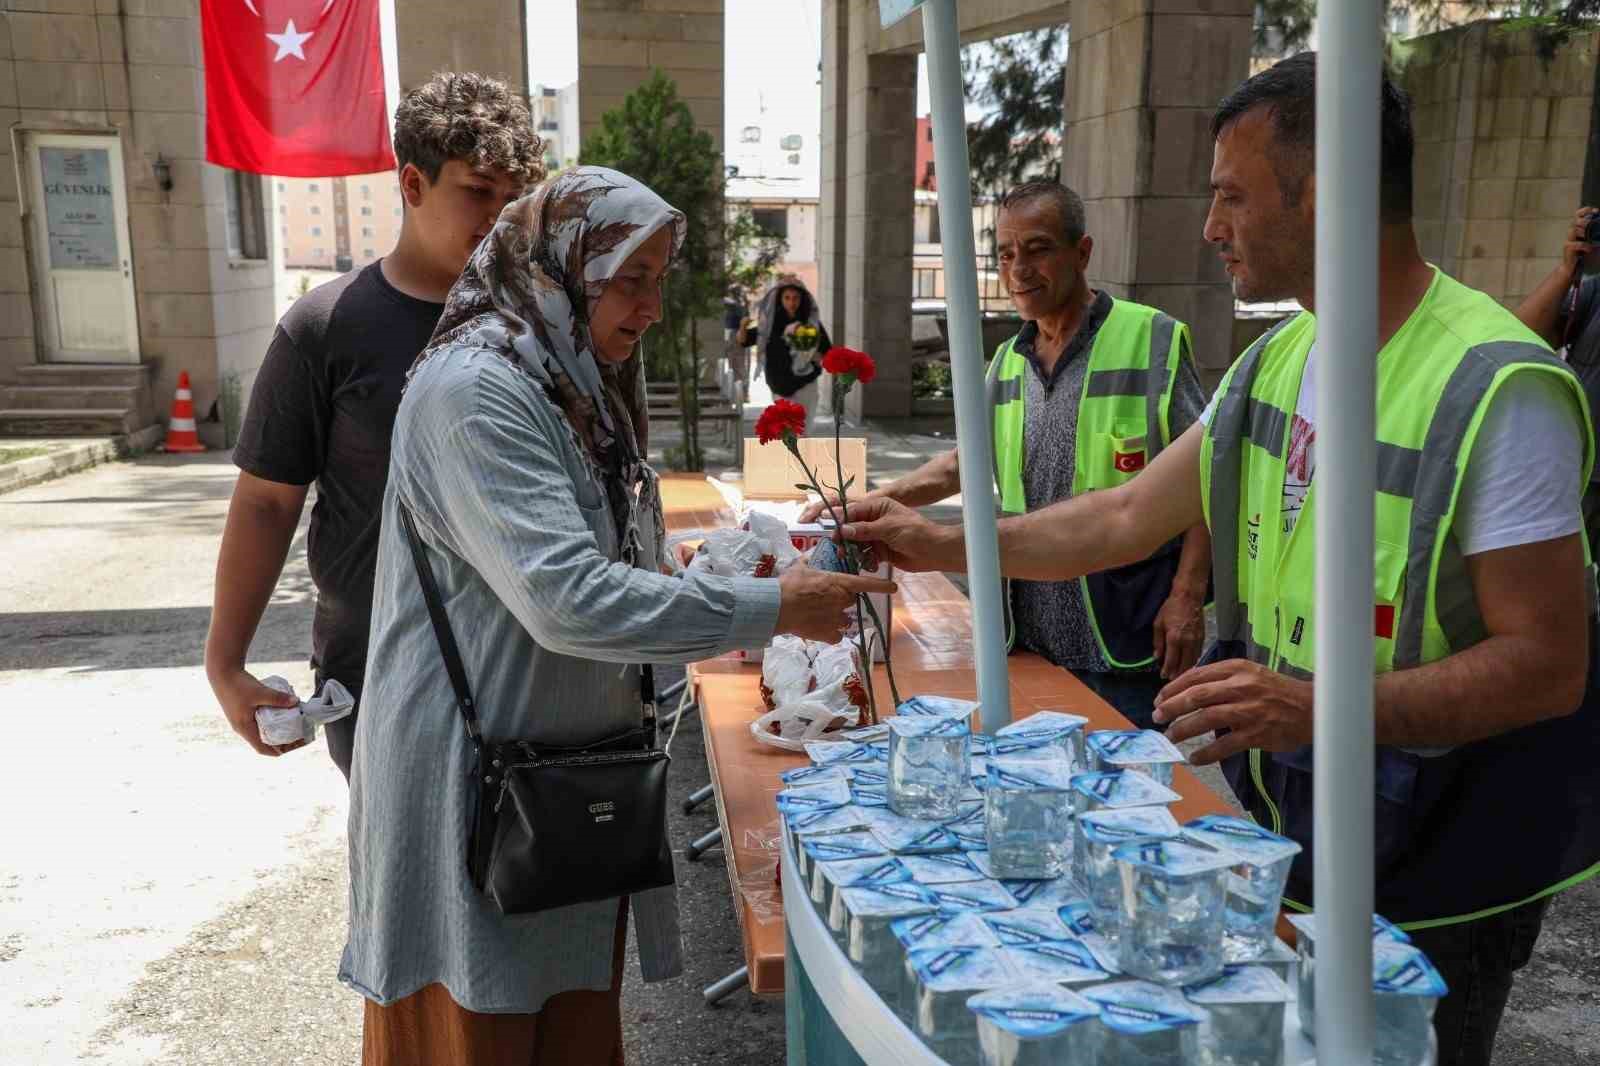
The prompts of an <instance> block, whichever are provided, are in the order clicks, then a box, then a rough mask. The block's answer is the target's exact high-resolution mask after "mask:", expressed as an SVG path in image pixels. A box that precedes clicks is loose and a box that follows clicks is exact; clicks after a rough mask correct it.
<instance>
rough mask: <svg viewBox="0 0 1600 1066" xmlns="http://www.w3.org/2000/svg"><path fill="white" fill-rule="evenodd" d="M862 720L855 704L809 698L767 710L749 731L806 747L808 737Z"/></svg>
mask: <svg viewBox="0 0 1600 1066" xmlns="http://www.w3.org/2000/svg"><path fill="white" fill-rule="evenodd" d="M769 655H770V652H769ZM860 721H861V712H860V711H858V710H856V708H855V706H854V705H849V706H848V709H846V710H842V711H841V710H839V709H838V708H835V707H829V706H828V705H826V704H823V703H818V702H817V701H815V700H809V699H807V700H800V701H799V702H796V703H786V704H784V705H782V706H780V707H779V708H778V709H777V710H774V711H768V712H767V713H766V714H764V715H762V716H761V717H760V718H757V719H756V720H755V721H753V722H751V723H750V735H751V736H753V737H755V738H756V740H757V741H758V742H759V743H762V744H767V745H770V746H772V747H775V748H783V749H784V750H786V751H804V750H805V745H806V742H807V741H810V740H820V739H821V738H822V735H823V733H825V732H828V731H830V730H839V729H848V728H850V727H851V726H853V725H855V724H857V723H858V722H860ZM835 735H837V734H835Z"/></svg>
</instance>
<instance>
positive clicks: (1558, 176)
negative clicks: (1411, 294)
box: [1404, 22, 1600, 307]
mask: <svg viewBox="0 0 1600 1066" xmlns="http://www.w3.org/2000/svg"><path fill="white" fill-rule="evenodd" d="M1411 48H1412V54H1411V56H1410V61H1409V62H1408V63H1407V65H1406V67H1405V73H1404V84H1405V87H1406V89H1407V91H1408V92H1410V94H1411V97H1412V105H1413V108H1414V112H1413V123H1414V126H1415V130H1416V137H1417V156H1416V173H1415V179H1414V187H1415V191H1416V198H1415V203H1414V205H1413V206H1414V210H1415V215H1416V228H1417V237H1418V239H1419V241H1420V242H1421V245H1422V252H1423V254H1424V255H1425V256H1427V257H1428V259H1429V260H1431V261H1432V262H1434V263H1436V264H1438V266H1439V267H1440V268H1442V269H1443V270H1445V271H1446V272H1447V273H1449V274H1452V275H1454V276H1455V277H1458V278H1460V279H1461V280H1462V281H1463V282H1465V283H1466V284H1468V285H1471V286H1473V287H1474V288H1478V289H1482V290H1484V291H1485V292H1487V293H1489V294H1490V295H1491V296H1494V297H1495V298H1497V299H1499V300H1500V301H1501V302H1503V303H1505V304H1506V305H1507V306H1510V307H1515V306H1516V305H1517V304H1519V303H1520V302H1521V301H1522V299H1523V298H1524V297H1526V296H1527V295H1528V294H1529V293H1530V292H1532V291H1533V290H1534V288H1536V287H1537V286H1538V284H1539V282H1540V281H1542V280H1543V279H1544V278H1545V276H1546V275H1547V274H1549V273H1550V271H1551V270H1553V269H1554V268H1555V267H1556V266H1557V264H1558V263H1559V262H1560V260H1561V248H1562V245H1563V244H1564V243H1565V242H1566V236H1567V231H1568V228H1569V227H1570V226H1571V225H1572V216H1573V213H1574V212H1575V211H1577V209H1578V208H1579V207H1580V206H1581V204H1582V194H1583V167H1584V153H1585V150H1586V148H1587V145H1588V138H1589V136H1590V130H1591V113H1592V111H1593V109H1594V85H1595V64H1596V63H1597V62H1600V32H1590V33H1587V34H1582V35H1578V36H1575V37H1573V38H1572V39H1571V40H1570V41H1569V42H1568V44H1567V45H1566V47H1564V48H1563V49H1561V50H1560V51H1559V52H1558V53H1557V54H1556V56H1555V57H1554V58H1553V59H1550V60H1548V61H1547V60H1544V59H1541V58H1540V57H1539V56H1538V54H1537V50H1536V48H1535V42H1534V39H1533V35H1532V33H1531V32H1529V31H1527V30H1519V29H1515V28H1512V27H1508V26H1505V25H1503V24H1500V23H1495V22H1477V23H1473V24H1471V25H1468V26H1464V27H1460V28H1457V29H1452V30H1446V31H1444V32H1442V33H1437V34H1433V35H1430V36H1428V37H1424V38H1421V39H1419V40H1416V41H1413V42H1411Z"/></svg>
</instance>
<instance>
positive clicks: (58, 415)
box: [0, 407, 145, 437]
mask: <svg viewBox="0 0 1600 1066" xmlns="http://www.w3.org/2000/svg"><path fill="white" fill-rule="evenodd" d="M137 423H138V416H137V415H136V414H135V412H134V411H133V409H132V408H128V407H104V408H96V407H86V408H62V409H59V410H43V411H41V410H35V409H22V408H7V409H5V410H0V437H106V436H115V435H119V434H124V433H132V432H134V431H135V430H138V429H142V428H145V427H142V426H139V425H138V424H137Z"/></svg>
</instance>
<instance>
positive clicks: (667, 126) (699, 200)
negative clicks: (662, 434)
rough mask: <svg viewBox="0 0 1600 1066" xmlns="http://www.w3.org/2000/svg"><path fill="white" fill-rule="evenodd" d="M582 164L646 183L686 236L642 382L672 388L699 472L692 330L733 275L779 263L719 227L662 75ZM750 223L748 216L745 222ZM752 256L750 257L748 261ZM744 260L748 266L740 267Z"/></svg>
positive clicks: (718, 167) (716, 189)
mask: <svg viewBox="0 0 1600 1066" xmlns="http://www.w3.org/2000/svg"><path fill="white" fill-rule="evenodd" d="M579 162H580V163H583V164H585V165H591V166H603V167H610V168H612V169H613V170H620V171H621V172H622V173H624V174H627V175H628V176H630V177H632V178H634V179H636V180H638V181H640V182H643V183H644V184H645V185H648V186H649V187H650V188H651V189H653V190H655V192H656V193H657V194H658V195H660V196H661V198H662V199H664V200H666V201H667V202H668V203H669V204H671V205H672V206H674V207H676V208H677V209H678V210H680V211H682V212H683V214H684V217H685V218H686V219H687V220H688V231H687V234H686V236H685V238H684V242H683V247H682V248H681V249H680V250H679V252H678V258H677V260H676V262H675V263H674V264H673V268H672V270H671V271H670V272H669V273H668V275H667V278H666V281H665V283H664V285H663V286H662V299H661V322H660V324H659V325H658V326H657V327H656V329H655V330H654V331H652V333H651V335H650V336H649V337H648V338H647V340H646V343H645V374H646V377H647V379H652V380H657V381H662V380H670V381H674V382H676V383H677V386H678V401H679V411H680V414H679V420H680V425H681V426H682V429H683V449H682V454H681V455H679V456H677V457H676V458H677V460H678V463H677V465H680V466H681V467H682V468H683V469H686V470H699V469H702V468H703V467H704V466H705V453H704V451H703V450H702V449H701V447H700V389H699V382H700V368H701V364H702V355H703V353H702V350H701V340H700V333H701V330H699V329H697V328H696V323H697V322H701V321H703V320H705V319H707V318H708V317H710V316H712V315H715V314H718V313H719V312H720V311H721V306H722V296H723V294H724V293H725V292H726V291H727V289H728V285H729V279H730V275H738V274H739V273H740V272H748V271H750V270H754V269H760V268H761V266H760V265H761V264H763V263H764V264H765V266H764V269H765V270H766V271H767V272H769V273H770V271H771V268H772V264H773V262H775V261H776V259H777V257H778V256H779V255H781V254H782V248H781V244H780V247H779V248H778V249H777V250H775V251H774V250H773V249H772V248H771V247H770V246H769V245H766V244H763V243H762V241H761V238H760V234H759V232H758V231H757V230H756V227H755V222H754V220H753V219H748V218H741V217H739V216H738V215H737V213H736V215H735V217H734V218H733V219H732V220H731V221H728V222H725V221H724V218H723V191H724V187H725V185H726V179H725V177H724V175H723V171H722V158H721V154H720V153H719V152H718V151H717V148H716V145H715V144H714V143H713V142H712V140H711V135H710V134H708V133H706V132H705V131H704V130H701V129H698V128H696V126H695V122H694V115H693V114H691V113H690V111H689V108H688V105H686V104H685V103H684V102H683V101H682V100H681V99H680V98H679V97H678V89H677V85H676V84H675V83H674V82H673V81H672V80H671V79H670V78H668V77H667V76H666V75H665V74H663V73H662V72H661V71H660V70H656V71H654V72H653V73H652V74H651V76H650V79H649V80H648V81H646V82H645V83H644V84H643V85H641V86H639V88H637V89H635V90H634V91H633V92H631V93H629V94H628V96H627V98H626V99H624V100H623V102H622V104H621V106H619V107H615V108H613V109H611V110H610V111H607V112H606V113H605V114H604V115H603V116H601V119H600V128H599V129H598V130H597V131H596V132H595V133H594V134H592V135H591V136H589V137H588V138H586V139H585V140H584V142H583V147H582V149H581V152H580V156H579ZM744 214H745V216H748V214H749V213H748V212H745V213H744ZM752 249H753V254H751V255H749V256H747V255H746V253H747V252H749V251H750V250H752ZM746 258H750V259H751V260H752V262H751V263H746V262H745V259H746Z"/></svg>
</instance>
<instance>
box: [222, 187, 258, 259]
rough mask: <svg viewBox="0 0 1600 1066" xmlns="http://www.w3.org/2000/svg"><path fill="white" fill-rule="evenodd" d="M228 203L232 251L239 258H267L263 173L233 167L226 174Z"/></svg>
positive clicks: (229, 237) (230, 249)
mask: <svg viewBox="0 0 1600 1066" xmlns="http://www.w3.org/2000/svg"><path fill="white" fill-rule="evenodd" d="M223 185H224V187H225V188H226V190H227V205H228V254H229V255H231V256H233V257H234V258H236V259H265V258H267V233H266V224H265V213H264V212H263V211H262V210H261V204H262V196H261V175H259V174H246V173H244V172H243V171H238V170H230V171H227V172H226V173H225V174H224V175H223Z"/></svg>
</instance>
